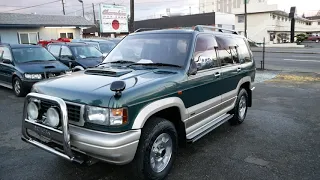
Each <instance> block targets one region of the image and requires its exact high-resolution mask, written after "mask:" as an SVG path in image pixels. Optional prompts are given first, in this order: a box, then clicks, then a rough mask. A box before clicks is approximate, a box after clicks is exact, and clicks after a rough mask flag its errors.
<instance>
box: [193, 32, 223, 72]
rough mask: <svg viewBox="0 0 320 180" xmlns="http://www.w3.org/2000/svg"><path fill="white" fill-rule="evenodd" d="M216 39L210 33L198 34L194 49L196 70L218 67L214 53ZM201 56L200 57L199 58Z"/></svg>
mask: <svg viewBox="0 0 320 180" xmlns="http://www.w3.org/2000/svg"><path fill="white" fill-rule="evenodd" d="M216 47H217V41H216V39H215V38H214V37H213V36H212V35H199V36H198V38H197V42H196V47H195V51H194V55H193V57H194V61H195V62H196V63H197V66H198V70H203V69H210V68H215V67H219V66H220V65H219V63H218V60H217V54H216ZM199 57H201V58H199Z"/></svg>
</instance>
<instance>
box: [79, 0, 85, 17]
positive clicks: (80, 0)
mask: <svg viewBox="0 0 320 180" xmlns="http://www.w3.org/2000/svg"><path fill="white" fill-rule="evenodd" d="M78 1H79V2H80V3H81V4H82V16H83V17H84V7H83V0H78Z"/></svg>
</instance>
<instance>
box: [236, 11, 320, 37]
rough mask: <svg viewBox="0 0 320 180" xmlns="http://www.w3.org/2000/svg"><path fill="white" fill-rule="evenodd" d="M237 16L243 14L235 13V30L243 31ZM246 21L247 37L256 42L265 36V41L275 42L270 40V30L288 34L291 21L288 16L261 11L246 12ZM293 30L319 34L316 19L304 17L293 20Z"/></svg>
mask: <svg viewBox="0 0 320 180" xmlns="http://www.w3.org/2000/svg"><path fill="white" fill-rule="evenodd" d="M239 16H243V15H236V18H235V19H236V22H235V26H236V30H237V31H241V32H244V22H243V23H239V22H238V19H239ZM274 16H275V18H274ZM247 22H248V26H247V27H248V29H247V34H248V38H249V39H251V40H253V41H256V42H262V41H263V37H265V38H266V43H277V40H274V41H273V42H270V32H276V33H287V34H290V30H291V21H290V19H289V17H288V16H285V15H279V14H277V13H270V12H262V13H255V14H248V16H247ZM306 23H311V25H307V24H306ZM295 32H296V34H299V33H307V32H313V34H319V33H320V25H319V24H318V22H316V21H309V20H306V19H301V18H299V19H296V22H295ZM242 34H243V33H242Z"/></svg>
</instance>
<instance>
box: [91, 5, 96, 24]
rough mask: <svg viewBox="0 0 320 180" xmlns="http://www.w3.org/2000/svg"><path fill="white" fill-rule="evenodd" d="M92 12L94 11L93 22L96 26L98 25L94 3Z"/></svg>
mask: <svg viewBox="0 0 320 180" xmlns="http://www.w3.org/2000/svg"><path fill="white" fill-rule="evenodd" d="M92 11H93V22H94V24H95V25H97V21H96V12H95V11H94V4H93V3H92Z"/></svg>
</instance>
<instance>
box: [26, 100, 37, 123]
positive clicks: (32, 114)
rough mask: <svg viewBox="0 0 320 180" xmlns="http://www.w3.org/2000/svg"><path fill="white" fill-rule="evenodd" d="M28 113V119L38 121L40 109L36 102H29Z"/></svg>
mask: <svg viewBox="0 0 320 180" xmlns="http://www.w3.org/2000/svg"><path fill="white" fill-rule="evenodd" d="M27 113H28V118H30V119H33V120H36V119H37V118H38V115H39V109H38V106H37V105H36V103H34V102H32V101H31V102H29V104H28V106H27Z"/></svg>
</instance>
